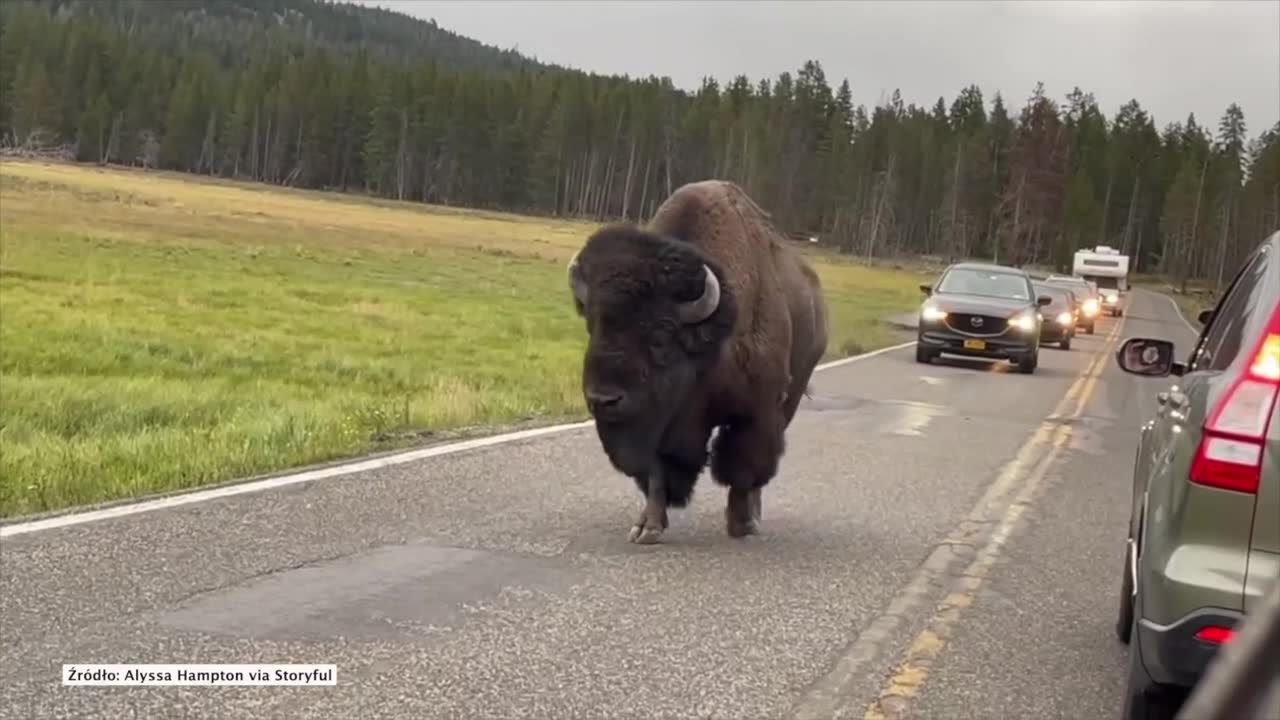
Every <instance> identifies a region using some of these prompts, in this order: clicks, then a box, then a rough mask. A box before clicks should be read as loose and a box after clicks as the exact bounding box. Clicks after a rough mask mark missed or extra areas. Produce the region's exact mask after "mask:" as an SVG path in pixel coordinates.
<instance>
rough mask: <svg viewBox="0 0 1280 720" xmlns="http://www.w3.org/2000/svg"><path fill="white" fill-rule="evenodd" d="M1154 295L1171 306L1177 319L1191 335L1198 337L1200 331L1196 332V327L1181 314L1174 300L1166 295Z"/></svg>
mask: <svg viewBox="0 0 1280 720" xmlns="http://www.w3.org/2000/svg"><path fill="white" fill-rule="evenodd" d="M1151 292H1155V291H1154V290H1153V291H1151ZM1156 294H1157V295H1159V296H1160V297H1162V298H1164V299H1165V300H1167V301H1168V302H1169V304H1170V305H1172V306H1173V310H1174V312H1176V313H1178V318H1179V319H1181V320H1182V322H1183V323H1184V324H1186V326H1187V329H1188V330H1190V331H1191V333H1192V334H1193V335H1195V336H1196V337H1200V330H1197V329H1196V326H1195V325H1192V324H1191V321H1190V320H1188V319H1187V316H1186V315H1183V314H1182V308H1181V307H1180V306H1179V305H1178V302H1177V301H1176V300H1174V299H1173V298H1171V297H1169V296H1168V295H1165V294H1164V293H1162V292H1157V293H1156Z"/></svg>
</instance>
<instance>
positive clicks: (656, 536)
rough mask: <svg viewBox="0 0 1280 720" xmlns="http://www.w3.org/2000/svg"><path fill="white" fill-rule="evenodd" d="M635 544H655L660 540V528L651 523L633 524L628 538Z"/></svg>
mask: <svg viewBox="0 0 1280 720" xmlns="http://www.w3.org/2000/svg"><path fill="white" fill-rule="evenodd" d="M627 539H629V540H630V541H631V542H633V543H635V544H637V545H656V544H658V542H660V541H661V540H662V528H660V527H653V526H651V525H645V526H640V525H633V526H632V527H631V534H630V535H629V536H628V538H627Z"/></svg>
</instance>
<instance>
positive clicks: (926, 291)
mask: <svg viewBox="0 0 1280 720" xmlns="http://www.w3.org/2000/svg"><path fill="white" fill-rule="evenodd" d="M920 292H922V293H924V294H925V295H933V286H932V285H921V286H920Z"/></svg>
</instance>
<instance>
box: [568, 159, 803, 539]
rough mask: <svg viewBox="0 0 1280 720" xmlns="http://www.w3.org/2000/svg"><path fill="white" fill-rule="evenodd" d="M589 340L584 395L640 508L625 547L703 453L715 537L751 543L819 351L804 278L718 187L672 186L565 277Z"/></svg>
mask: <svg viewBox="0 0 1280 720" xmlns="http://www.w3.org/2000/svg"><path fill="white" fill-rule="evenodd" d="M569 285H570V287H571V289H572V291H573V298H574V305H575V307H576V308H577V310H578V313H579V314H580V315H581V316H582V317H583V319H584V320H585V322H586V326H587V332H588V336H589V340H588V346H587V350H586V353H585V357H584V359H583V373H582V383H583V395H584V397H585V399H586V402H587V407H588V409H589V410H590V411H591V414H592V415H593V416H594V418H595V424H596V432H597V435H598V436H599V439H600V443H601V446H602V448H603V449H604V451H605V454H606V455H607V456H608V458H609V461H610V463H611V464H612V465H613V466H614V468H616V469H617V470H618V471H619V472H622V473H624V474H626V475H629V476H630V477H631V478H633V479H634V480H635V482H636V485H637V486H638V487H639V488H640V491H641V492H642V493H643V494H644V495H645V504H644V508H643V510H642V511H641V513H640V516H639V518H638V519H637V520H636V522H635V523H634V525H633V527H632V528H631V532H630V536H629V537H630V539H631V541H633V542H639V543H654V542H658V541H659V540H660V538H661V536H662V533H663V531H664V530H665V529H666V527H667V508H668V507H676V508H680V507H685V506H687V505H688V503H689V501H690V500H691V498H692V495H693V489H694V486H695V484H696V483H697V480H698V477H699V475H700V474H701V472H702V469H703V468H704V467H706V466H707V455H708V450H707V445H708V440H709V439H710V438H711V434H712V432H713V430H715V429H716V428H719V433H718V434H717V436H716V439H715V442H714V443H712V447H711V463H710V466H711V474H712V477H713V478H714V479H715V481H716V482H717V483H718V484H720V485H723V486H726V487H728V489H729V497H728V503H727V505H726V508H725V519H726V530H727V532H728V534H729V535H730V536H731V537H737V538H740V537H744V536H746V535H749V534H752V533H755V532H757V529H758V523H759V521H760V515H761V505H762V502H761V491H762V489H763V488H764V487H765V486H766V485H767V484H768V483H769V482H770V480H772V478H773V476H774V475H775V474H776V473H777V470H778V463H779V460H780V458H781V456H782V454H783V452H784V449H785V441H784V433H785V431H786V428H787V427H788V426H789V424H790V422H791V419H792V418H793V417H794V415H795V412H796V409H797V407H798V406H799V403H800V399H801V397H802V396H803V395H804V394H805V392H806V390H807V389H808V383H809V379H810V377H811V375H812V374H813V370H814V367H815V366H816V365H817V363H818V360H819V359H820V358H821V357H822V355H823V354H824V353H825V351H826V344H827V331H826V307H825V304H824V301H823V298H822V292H821V286H820V285H819V283H818V279H817V276H816V275H815V274H814V273H813V271H812V270H811V269H810V268H809V267H808V265H807V264H805V262H804V261H803V259H801V258H800V257H799V256H798V255H797V254H795V253H794V251H793V250H792V249H791V248H789V247H787V246H786V245H785V243H784V241H782V240H781V239H780V237H779V234H778V233H777V231H776V230H774V229H773V227H772V225H771V224H770V223H769V221H768V216H767V215H765V214H764V213H763V211H761V210H760V209H759V208H758V207H757V206H756V205H755V203H753V202H752V201H751V199H750V198H749V197H747V196H746V194H745V193H743V192H742V190H741V189H740V188H738V187H737V186H736V185H734V184H732V183H727V182H720V181H706V182H701V183H694V184H691V185H686V186H684V187H681V188H680V189H679V190H677V191H676V192H675V193H673V194H672V196H671V197H670V198H668V199H667V200H666V201H665V202H664V203H663V204H662V206H661V207H659V208H658V211H657V213H656V214H655V216H654V219H653V221H652V222H651V223H650V225H649V227H647V228H640V227H636V226H633V225H629V224H618V225H611V226H608V227H605V228H603V229H601V230H599V231H597V232H596V233H595V234H593V235H592V236H591V237H590V238H588V240H587V242H586V244H585V245H584V246H583V248H582V250H581V251H579V253H578V254H577V255H575V256H574V259H573V260H572V261H571V262H570V265H569Z"/></svg>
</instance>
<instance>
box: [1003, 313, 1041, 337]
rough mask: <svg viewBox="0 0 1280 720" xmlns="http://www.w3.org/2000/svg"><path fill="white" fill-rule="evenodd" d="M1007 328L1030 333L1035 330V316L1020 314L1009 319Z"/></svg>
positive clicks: (1032, 314)
mask: <svg viewBox="0 0 1280 720" xmlns="http://www.w3.org/2000/svg"><path fill="white" fill-rule="evenodd" d="M1009 327H1012V328H1014V329H1017V330H1021V331H1022V332H1031V331H1032V330H1035V329H1036V315H1035V313H1033V312H1030V311H1027V312H1021V313H1018V314H1017V315H1014V316H1013V317H1011V318H1009Z"/></svg>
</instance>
